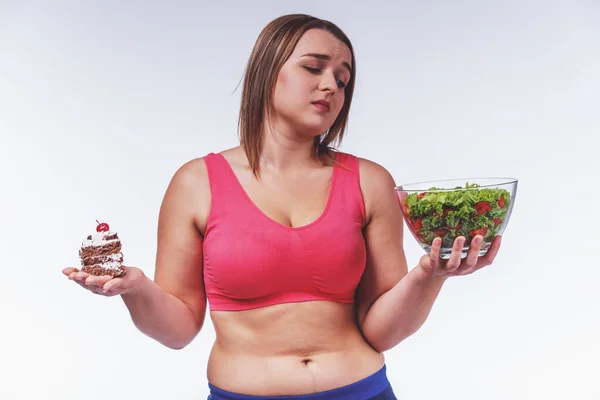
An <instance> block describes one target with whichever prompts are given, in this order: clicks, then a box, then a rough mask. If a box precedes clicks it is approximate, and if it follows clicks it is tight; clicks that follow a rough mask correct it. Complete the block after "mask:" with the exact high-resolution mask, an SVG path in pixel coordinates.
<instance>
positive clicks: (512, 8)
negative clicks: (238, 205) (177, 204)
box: [0, 0, 600, 400]
mask: <svg viewBox="0 0 600 400" xmlns="http://www.w3.org/2000/svg"><path fill="white" fill-rule="evenodd" d="M122 3H127V5H123V4H122ZM365 4H368V5H365ZM263 6H264V8H262V9H261V7H263ZM289 12H306V13H309V14H313V15H316V16H319V17H322V18H326V19H330V20H332V21H334V22H335V23H337V24H339V25H340V26H341V28H342V29H343V30H344V31H345V32H346V33H347V34H348V35H349V36H350V38H351V40H352V41H353V43H354V46H355V49H356V57H357V71H358V78H357V88H356V94H355V102H354V106H353V110H352V112H351V121H350V130H349V133H348V136H347V140H346V141H345V142H344V144H343V146H342V150H344V151H348V152H351V153H354V154H356V155H359V156H361V157H365V158H369V159H371V160H374V161H376V162H378V163H380V164H382V165H383V166H385V167H386V168H388V169H389V171H390V172H391V173H392V174H393V175H394V177H395V179H396V181H397V183H399V184H400V183H406V182H412V181H419V180H428V179H438V178H462V177H474V176H510V177H516V178H518V179H519V180H520V182H519V191H518V194H517V199H516V200H517V201H516V206H515V209H514V212H513V216H512V220H511V222H510V224H509V226H508V228H507V230H506V232H505V236H504V241H503V245H502V249H501V252H500V254H499V255H498V257H497V259H496V262H495V263H494V265H492V266H490V267H488V268H486V269H484V270H482V271H479V272H478V273H476V274H474V275H471V276H467V277H461V278H456V279H453V280H451V281H449V282H448V284H447V285H446V286H445V287H444V289H443V291H442V293H441V294H440V296H439V299H438V301H437V303H436V304H435V306H434V309H433V311H432V313H431V315H430V318H429V320H428V321H427V323H426V324H425V325H424V326H423V328H422V329H421V330H420V331H419V332H418V333H417V334H415V335H414V336H413V337H411V338H409V339H408V340H406V341H404V342H403V343H401V344H400V345H398V346H397V347H396V348H395V349H393V350H391V351H389V352H388V353H387V364H388V369H389V375H390V380H391V382H392V384H393V386H394V390H395V392H396V394H397V395H398V398H399V399H440V398H443V399H461V400H467V399H513V400H515V399H559V398H560V399H567V398H569V399H580V400H583V399H598V398H600V388H599V386H598V384H597V383H594V382H597V380H596V378H597V375H598V371H599V370H600V365H599V364H600V362H599V361H598V360H599V359H600V346H599V344H598V338H599V337H600V321H599V315H598V304H600V291H599V290H598V278H600V272H599V265H598V264H599V262H598V255H597V250H598V247H599V239H600V231H599V230H598V229H599V228H598V221H599V219H598V210H599V203H598V200H597V199H598V195H599V192H598V189H597V187H598V182H597V178H598V175H599V174H598V173H599V172H600V165H599V162H598V161H597V158H595V156H596V153H597V151H598V148H599V146H598V145H599V139H598V134H599V132H600V117H599V114H600V112H599V111H598V109H599V105H600V102H599V98H598V93H599V90H600V83H599V78H598V71H600V3H598V2H597V1H593V0H588V1H586V0H579V1H566V0H565V1H541V0H540V1H525V2H521V1H516V0H515V1H503V2H477V1H457V2H443V1H429V2H420V3H419V5H417V2H410V4H409V2H400V3H399V4H397V5H391V3H383V2H381V3H378V2H376V1H369V2H363V1H360V2H356V3H353V4H349V3H348V2H333V1H331V2H323V1H319V2H313V1H304V2H297V3H296V2H281V1H252V2H242V1H239V2H234V1H222V2H214V1H212V2H200V1H197V2H191V1H190V2H186V1H179V2H142V1H129V2H117V1H102V2H101V1H95V2H92V1H85V2H84V1H81V2H75V1H71V2H68V1H54V2H33V1H30V2H27V1H16V0H15V1H0V185H1V186H0V188H1V196H0V223H1V227H2V229H1V230H0V235H1V238H0V239H1V240H0V246H1V247H0V249H1V250H2V251H1V254H2V257H1V262H0V265H1V266H2V274H1V275H0V316H1V319H0V323H1V329H0V368H1V371H0V398H2V399H7V400H12V399H63V400H66V399H105V398H112V399H134V398H143V399H203V398H206V395H207V383H206V377H205V366H206V361H207V357H208V352H209V350H210V347H211V345H212V341H213V339H214V332H213V329H212V325H211V324H210V321H208V322H207V324H206V325H205V328H204V329H203V331H202V332H201V333H200V335H199V336H198V337H197V339H196V340H195V341H194V342H193V344H192V345H190V346H189V347H187V348H185V349H184V350H181V351H173V350H169V349H167V348H164V347H161V346H160V345H159V344H158V343H156V342H154V341H152V340H151V339H149V338H147V337H146V336H144V335H142V334H141V333H139V332H138V331H137V330H136V328H135V327H134V326H133V324H132V323H131V321H130V318H129V315H128V313H127V310H126V308H125V307H124V305H123V304H122V301H121V300H120V298H118V297H116V298H103V297H99V296H95V295H92V294H91V293H88V292H86V291H84V290H83V289H81V288H80V287H79V286H77V285H76V284H75V283H73V282H69V281H68V280H67V279H66V278H65V277H64V276H63V275H62V274H61V269H62V268H64V267H66V266H77V265H78V263H79V259H78V256H77V251H78V246H79V244H80V242H81V240H82V239H83V238H84V237H85V236H87V235H88V234H89V233H91V232H93V230H94V229H95V226H96V222H95V220H96V219H98V220H101V221H106V222H108V223H109V224H110V225H111V228H113V229H114V230H116V231H118V232H119V234H120V236H121V238H122V240H123V243H124V250H125V254H126V261H127V263H128V264H130V265H136V266H140V267H141V268H143V270H144V271H145V272H146V273H147V274H148V275H152V274H153V272H154V270H153V268H154V256H155V250H156V224H157V215H158V209H159V205H160V202H161V200H162V196H163V194H164V191H165V189H166V186H167V184H168V182H169V180H170V178H171V176H172V174H173V173H174V172H175V170H176V169H177V168H178V167H179V166H180V165H181V164H183V163H184V162H186V161H188V160H189V159H191V158H195V157H201V156H203V155H205V154H206V153H208V152H211V151H220V150H222V149H225V148H228V147H232V146H235V145H237V133H236V126H237V111H238V104H239V103H238V102H239V96H240V91H241V90H240V89H239V88H238V90H237V91H235V89H236V86H237V85H238V83H239V82H240V80H241V78H242V73H243V69H244V66H245V62H246V60H247V57H248V55H249V54H250V51H251V48H252V46H253V44H254V40H255V39H256V37H257V35H258V34H259V32H260V30H261V29H262V28H263V27H264V25H266V24H267V23H268V22H269V21H270V20H271V19H273V18H275V17H277V16H279V15H281V14H285V13H289ZM405 245H406V249H407V253H408V257H409V262H410V265H411V268H412V266H414V265H415V264H416V262H417V260H418V257H420V255H421V254H422V251H421V249H420V247H418V245H417V244H416V242H415V241H414V239H413V238H412V237H410V236H408V235H407V237H406V240H405Z"/></svg>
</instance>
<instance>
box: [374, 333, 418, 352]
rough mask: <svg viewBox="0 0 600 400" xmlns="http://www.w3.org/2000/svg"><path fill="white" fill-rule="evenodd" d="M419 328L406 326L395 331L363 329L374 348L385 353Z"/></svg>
mask: <svg viewBox="0 0 600 400" xmlns="http://www.w3.org/2000/svg"><path fill="white" fill-rule="evenodd" d="M380 327H381V326H380ZM418 330H419V326H412V327H411V326H405V327H402V328H401V329H398V330H395V331H393V332H391V331H383V330H375V331H369V330H367V331H363V337H364V339H365V341H366V342H367V343H368V344H369V346H371V348H372V349H373V350H375V351H376V352H378V353H383V352H386V351H388V350H391V349H393V348H394V347H396V346H397V345H398V344H400V343H401V342H402V341H404V340H405V339H408V338H409V337H410V336H412V335H413V334H415V333H416V332H417V331H418Z"/></svg>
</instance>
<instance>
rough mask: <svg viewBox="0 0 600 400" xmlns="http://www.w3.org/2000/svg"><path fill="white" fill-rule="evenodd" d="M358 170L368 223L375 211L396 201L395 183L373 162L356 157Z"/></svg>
mask: <svg viewBox="0 0 600 400" xmlns="http://www.w3.org/2000/svg"><path fill="white" fill-rule="evenodd" d="M358 168H359V172H360V187H361V190H362V192H363V198H364V202H365V210H366V215H367V222H368V221H370V220H371V219H372V217H373V214H374V213H375V212H376V210H377V209H381V207H382V206H383V207H385V203H388V204H389V203H390V201H394V202H395V201H396V197H395V196H396V195H395V191H394V188H395V187H396V183H395V181H394V178H393V176H392V174H391V173H390V172H389V171H388V170H387V169H386V168H385V167H383V166H382V165H381V164H378V163H376V162H375V161H372V160H368V159H366V158H361V157H358ZM388 206H389V205H388Z"/></svg>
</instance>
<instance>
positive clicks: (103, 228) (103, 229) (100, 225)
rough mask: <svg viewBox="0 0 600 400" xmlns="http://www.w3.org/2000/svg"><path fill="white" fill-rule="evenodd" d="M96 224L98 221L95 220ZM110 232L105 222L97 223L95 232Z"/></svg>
mask: <svg viewBox="0 0 600 400" xmlns="http://www.w3.org/2000/svg"><path fill="white" fill-rule="evenodd" d="M96 222H98V220H96ZM109 230H110V227H109V226H108V224H107V223H106V222H102V223H100V222H98V226H97V227H96V232H108V231H109Z"/></svg>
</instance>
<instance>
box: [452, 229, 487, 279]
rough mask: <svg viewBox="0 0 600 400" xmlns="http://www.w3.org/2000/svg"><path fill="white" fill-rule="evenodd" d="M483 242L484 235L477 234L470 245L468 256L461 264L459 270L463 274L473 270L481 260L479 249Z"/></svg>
mask: <svg viewBox="0 0 600 400" xmlns="http://www.w3.org/2000/svg"><path fill="white" fill-rule="evenodd" d="M482 244H483V236H481V235H476V236H475V237H474V238H473V240H472V241H471V245H470V246H469V252H468V253H467V257H465V259H464V260H463V265H462V266H461V268H460V269H461V270H460V271H458V272H459V273H460V274H461V275H466V274H470V273H471V272H473V269H474V268H475V267H476V266H477V265H478V261H479V251H480V250H481V246H482Z"/></svg>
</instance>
